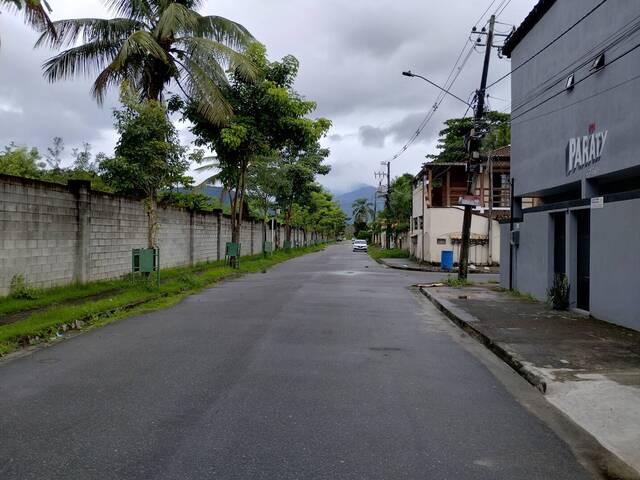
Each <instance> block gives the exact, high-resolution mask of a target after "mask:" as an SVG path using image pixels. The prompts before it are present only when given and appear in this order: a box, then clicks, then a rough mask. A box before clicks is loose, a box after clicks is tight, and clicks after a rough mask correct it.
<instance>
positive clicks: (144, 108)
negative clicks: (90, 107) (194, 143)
mask: <svg viewBox="0 0 640 480" xmlns="http://www.w3.org/2000/svg"><path fill="white" fill-rule="evenodd" d="M121 99H122V102H123V105H124V106H123V108H122V109H120V110H116V111H115V112H114V117H115V126H116V130H117V131H118V133H119V134H120V139H119V140H118V143H117V145H116V149H115V157H114V158H109V159H104V160H103V161H102V162H101V163H100V170H101V172H102V173H103V177H104V179H105V181H106V182H107V183H108V184H109V185H111V186H112V187H113V188H114V189H115V190H116V192H118V193H126V194H131V195H136V196H139V197H142V198H144V202H145V209H146V211H147V216H148V219H149V221H148V232H147V244H148V245H147V246H148V247H149V248H157V246H158V244H157V239H156V233H157V229H158V218H157V213H156V201H157V195H158V191H159V190H161V189H163V188H167V187H171V186H174V185H176V184H178V183H183V182H184V180H185V177H184V174H185V172H186V171H187V169H188V168H189V161H188V159H187V158H186V157H185V148H184V147H182V146H180V143H179V141H178V134H177V132H176V129H175V127H174V126H173V124H172V123H171V121H170V120H169V118H168V116H167V111H166V109H165V107H164V106H163V104H162V103H160V102H158V101H156V100H146V101H144V102H142V103H138V101H137V99H135V98H132V97H130V96H127V95H126V94H125V93H123V94H122V96H121Z"/></svg>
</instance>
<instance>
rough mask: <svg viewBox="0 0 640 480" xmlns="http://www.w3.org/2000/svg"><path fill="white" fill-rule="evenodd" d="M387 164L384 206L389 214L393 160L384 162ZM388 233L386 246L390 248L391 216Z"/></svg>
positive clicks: (387, 221) (386, 224) (386, 222)
mask: <svg viewBox="0 0 640 480" xmlns="http://www.w3.org/2000/svg"><path fill="white" fill-rule="evenodd" d="M385 163H386V164H387V196H386V198H385V201H384V208H385V210H386V211H387V215H389V214H390V213H391V211H390V210H391V162H382V164H383V165H384V164H385ZM384 223H385V227H386V234H385V237H386V238H385V248H386V249H387V250H389V249H390V248H391V225H390V224H389V218H387V219H386V220H385V222H384Z"/></svg>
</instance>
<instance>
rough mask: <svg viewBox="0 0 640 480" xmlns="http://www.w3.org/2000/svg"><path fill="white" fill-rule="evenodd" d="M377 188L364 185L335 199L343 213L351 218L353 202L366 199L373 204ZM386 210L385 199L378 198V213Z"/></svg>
mask: <svg viewBox="0 0 640 480" xmlns="http://www.w3.org/2000/svg"><path fill="white" fill-rule="evenodd" d="M375 192H376V187H373V186H371V185H363V186H361V187H358V188H356V189H355V190H352V191H350V192H347V193H343V194H342V195H336V197H335V199H336V201H337V202H338V203H339V204H340V208H342V211H343V212H344V213H345V214H346V215H347V216H348V217H349V218H351V216H352V215H353V207H352V205H353V202H355V201H356V199H358V198H366V199H368V200H369V201H370V202H371V203H372V204H373V196H374V195H375ZM383 208H384V198H380V197H379V198H378V212H379V211H381V210H382V209H383Z"/></svg>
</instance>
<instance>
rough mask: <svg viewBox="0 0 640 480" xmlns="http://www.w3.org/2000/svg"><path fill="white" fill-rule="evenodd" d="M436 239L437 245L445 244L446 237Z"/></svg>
mask: <svg viewBox="0 0 640 480" xmlns="http://www.w3.org/2000/svg"><path fill="white" fill-rule="evenodd" d="M437 241H438V245H446V244H447V239H446V238H439V239H438V240H437Z"/></svg>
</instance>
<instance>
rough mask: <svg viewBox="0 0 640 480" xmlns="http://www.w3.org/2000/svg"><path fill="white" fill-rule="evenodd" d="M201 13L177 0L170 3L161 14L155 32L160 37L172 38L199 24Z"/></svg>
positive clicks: (191, 29) (189, 30)
mask: <svg viewBox="0 0 640 480" xmlns="http://www.w3.org/2000/svg"><path fill="white" fill-rule="evenodd" d="M198 19H199V15H198V14H197V13H196V12H194V11H193V10H190V9H188V8H187V7H185V6H184V5H181V4H179V3H176V2H172V3H170V4H169V5H168V6H167V7H166V8H165V9H164V11H163V12H162V14H161V15H160V18H159V20H158V23H157V24H156V26H155V29H154V34H155V35H156V36H157V37H158V38H171V37H174V36H175V35H177V34H179V33H184V32H191V31H193V30H194V29H196V28H197V26H198Z"/></svg>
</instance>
